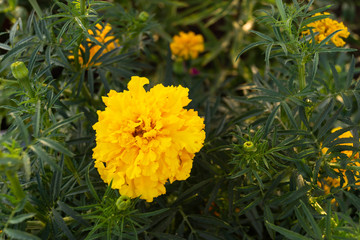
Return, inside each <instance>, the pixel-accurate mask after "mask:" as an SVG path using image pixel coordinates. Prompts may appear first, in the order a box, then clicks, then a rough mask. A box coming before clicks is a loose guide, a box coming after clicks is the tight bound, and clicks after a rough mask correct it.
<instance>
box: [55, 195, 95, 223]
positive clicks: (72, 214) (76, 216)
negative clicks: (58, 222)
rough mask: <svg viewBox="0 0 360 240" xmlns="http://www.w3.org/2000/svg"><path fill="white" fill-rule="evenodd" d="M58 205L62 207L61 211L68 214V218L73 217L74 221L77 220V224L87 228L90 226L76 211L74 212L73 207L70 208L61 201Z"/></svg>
mask: <svg viewBox="0 0 360 240" xmlns="http://www.w3.org/2000/svg"><path fill="white" fill-rule="evenodd" d="M58 205H59V207H60V209H61V210H62V211H63V212H64V213H66V214H67V215H68V216H70V217H72V218H73V219H75V220H76V221H77V222H79V223H81V224H83V225H85V226H89V223H88V222H87V221H85V220H84V219H83V218H82V217H81V216H80V215H79V214H78V213H77V212H76V211H74V210H73V209H72V208H71V207H69V206H68V205H67V204H65V203H63V202H61V201H59V202H58Z"/></svg>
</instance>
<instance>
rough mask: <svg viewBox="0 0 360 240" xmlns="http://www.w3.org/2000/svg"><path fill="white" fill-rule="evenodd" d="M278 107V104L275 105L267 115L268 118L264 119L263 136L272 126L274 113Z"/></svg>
mask: <svg viewBox="0 0 360 240" xmlns="http://www.w3.org/2000/svg"><path fill="white" fill-rule="evenodd" d="M279 107H280V104H279V105H277V106H276V107H275V108H274V109H273V111H272V112H271V114H270V115H269V117H268V119H267V120H266V124H265V128H264V136H266V135H267V134H268V133H269V131H270V129H271V126H272V124H273V122H274V119H275V115H276V113H277V111H278V109H279Z"/></svg>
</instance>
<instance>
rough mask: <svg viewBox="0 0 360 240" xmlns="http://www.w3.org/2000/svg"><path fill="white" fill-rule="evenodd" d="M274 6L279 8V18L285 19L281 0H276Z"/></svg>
mask: <svg viewBox="0 0 360 240" xmlns="http://www.w3.org/2000/svg"><path fill="white" fill-rule="evenodd" d="M275 2H276V6H277V8H278V10H279V13H280V16H281V20H282V21H285V20H286V13H285V8H284V4H283V1H282V0H276V1H275Z"/></svg>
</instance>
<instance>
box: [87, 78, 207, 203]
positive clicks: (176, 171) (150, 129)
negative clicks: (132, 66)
mask: <svg viewBox="0 0 360 240" xmlns="http://www.w3.org/2000/svg"><path fill="white" fill-rule="evenodd" d="M148 83H149V80H148V79H147V78H144V77H132V78H131V80H130V82H129V83H128V89H129V90H128V91H124V92H121V93H118V92H116V91H114V90H111V91H110V92H109V94H108V97H103V101H104V103H105V105H106V108H105V110H104V111H98V112H97V113H98V116H99V121H98V122H97V123H95V124H94V126H93V128H94V129H95V131H96V147H95V148H94V149H93V152H94V153H93V158H94V159H95V167H96V168H97V169H98V172H99V174H100V176H101V178H102V179H103V180H104V182H105V183H110V182H111V181H112V188H114V189H119V192H120V194H121V195H124V196H128V197H131V198H135V197H138V196H140V198H142V199H145V200H146V201H148V202H151V201H153V198H154V197H157V196H159V195H161V194H164V193H165V192H166V191H165V186H164V185H165V183H166V182H167V181H170V183H172V182H173V181H175V180H185V179H187V178H188V177H189V175H190V171H191V168H192V159H193V158H194V156H195V153H196V152H198V151H199V150H200V149H201V147H202V146H203V142H204V139H205V131H204V130H203V129H204V126H205V125H204V120H203V119H202V118H200V117H199V116H198V113H197V112H196V111H194V110H192V109H190V110H186V109H184V107H185V106H186V105H188V104H189V102H190V99H189V98H188V91H189V89H187V88H184V87H182V86H178V87H174V86H170V87H165V86H163V85H162V84H158V85H156V86H154V87H153V88H152V89H151V90H150V91H148V92H147V91H145V90H144V88H143V86H144V85H145V84H148Z"/></svg>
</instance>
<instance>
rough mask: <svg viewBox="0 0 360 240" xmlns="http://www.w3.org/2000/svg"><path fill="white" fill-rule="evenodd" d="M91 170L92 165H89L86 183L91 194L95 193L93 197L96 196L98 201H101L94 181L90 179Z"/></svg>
mask: <svg viewBox="0 0 360 240" xmlns="http://www.w3.org/2000/svg"><path fill="white" fill-rule="evenodd" d="M89 171H90V165H89V167H88V168H87V170H86V173H85V181H86V185H87V186H88V188H89V191H90V193H91V195H93V197H94V198H95V199H96V200H97V201H98V202H101V200H100V198H99V196H98V195H97V193H96V191H95V188H94V186H93V185H92V183H91V181H90V176H89Z"/></svg>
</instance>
